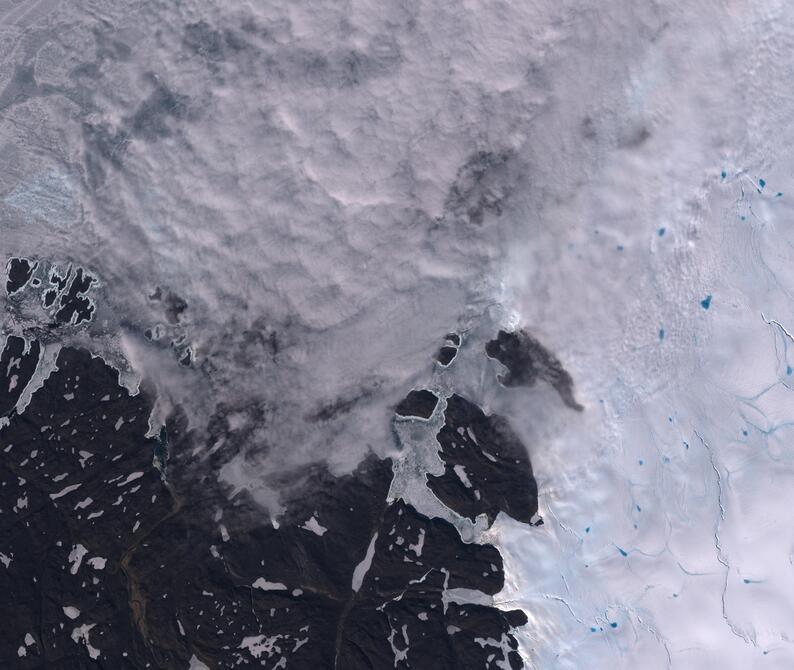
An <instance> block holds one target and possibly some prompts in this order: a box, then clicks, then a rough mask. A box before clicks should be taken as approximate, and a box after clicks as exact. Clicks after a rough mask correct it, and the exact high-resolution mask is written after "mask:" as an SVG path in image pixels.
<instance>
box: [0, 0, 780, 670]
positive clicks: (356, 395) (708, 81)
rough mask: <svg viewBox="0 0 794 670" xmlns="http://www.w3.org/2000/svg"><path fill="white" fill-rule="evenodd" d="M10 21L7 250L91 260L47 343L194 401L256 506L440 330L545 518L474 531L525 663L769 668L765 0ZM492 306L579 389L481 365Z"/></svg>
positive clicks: (19, 17) (2, 177)
mask: <svg viewBox="0 0 794 670" xmlns="http://www.w3.org/2000/svg"><path fill="white" fill-rule="evenodd" d="M0 17H1V18H0V156H1V158H0V161H2V170H0V255H1V256H2V257H3V258H4V259H5V258H8V257H10V256H14V255H22V256H26V257H30V256H31V255H35V256H36V257H37V258H41V259H48V260H50V261H52V262H57V263H60V264H64V265H65V264H67V263H69V262H74V263H78V264H81V265H83V266H85V267H87V268H90V269H91V270H92V271H93V272H95V273H96V275H97V276H98V277H99V279H100V281H101V285H100V287H99V293H98V294H97V295H96V296H95V298H96V301H97V314H96V316H95V318H94V320H93V322H92V324H91V325H90V327H88V328H87V329H82V330H80V329H75V331H74V333H73V335H72V336H71V339H72V341H73V342H75V343H78V344H87V345H89V346H90V347H91V349H92V350H93V351H95V352H97V353H101V354H102V355H103V356H104V357H106V358H107V359H108V360H109V361H112V362H113V363H114V365H116V366H118V367H119V368H120V369H121V370H122V371H123V377H124V379H125V380H126V381H127V382H128V383H129V384H131V385H133V386H134V385H136V384H138V383H139V380H141V379H142V378H147V379H149V380H151V382H152V383H153V384H154V386H155V388H156V391H157V393H158V397H159V399H160V400H159V408H158V410H157V412H158V415H157V416H155V417H153V418H152V425H153V426H157V425H159V424H158V420H160V419H161V418H162V416H164V415H165V413H166V412H167V411H169V409H170V408H171V407H173V406H174V405H182V406H183V407H184V408H185V409H186V411H187V412H188V414H189V418H190V420H191V425H192V426H194V427H196V428H197V429H198V430H199V431H201V430H204V429H205V428H206V424H207V421H208V418H209V417H210V416H211V415H212V414H213V412H216V411H217V410H218V407H221V408H222V411H223V413H224V415H225V416H226V417H227V418H228V420H229V422H230V426H231V429H232V431H233V432H235V431H236V432H237V433H238V434H239V435H241V436H242V437H241V445H242V446H240V445H237V446H236V448H235V449H234V450H232V451H231V452H230V456H229V458H228V459H227V460H226V462H225V464H224V465H223V467H222V468H221V469H220V471H219V476H220V477H222V478H224V479H225V480H226V481H228V482H229V483H231V484H232V485H233V486H234V487H236V488H238V489H242V488H247V489H249V490H251V492H252V494H253V495H254V496H255V497H256V498H257V499H258V500H260V501H261V502H262V503H263V504H265V505H267V506H269V507H270V508H271V510H273V509H277V507H278V490H279V487H280V486H281V475H282V473H283V472H284V471H285V469H286V470H289V469H292V468H300V467H301V466H304V465H305V464H307V463H310V462H314V461H318V460H320V461H322V460H324V461H327V462H329V463H330V464H331V466H332V468H333V470H334V471H335V472H346V471H350V470H351V469H352V468H353V467H354V466H355V465H356V464H357V463H358V462H359V461H360V460H361V458H362V457H363V456H364V455H365V454H366V453H367V452H368V451H369V450H374V451H375V452H377V453H379V454H381V455H385V454H389V453H392V452H393V451H394V440H393V435H392V432H391V426H390V416H391V412H392V409H393V407H394V405H395V403H396V402H397V401H398V400H399V399H400V398H401V397H402V396H403V395H404V394H405V392H406V390H407V389H410V388H411V387H412V385H414V384H422V383H426V380H427V379H428V377H429V376H430V375H431V374H432V372H431V365H432V364H431V363H430V361H431V357H432V355H433V353H434V351H435V350H436V349H437V348H438V346H439V345H440V344H441V341H442V338H443V335H444V334H445V333H446V332H449V331H451V330H455V329H458V330H462V331H467V336H466V338H465V341H464V345H463V348H462V351H461V353H460V355H459V358H460V360H457V361H456V362H455V367H454V370H451V371H450V373H449V375H448V377H447V378H445V379H447V382H444V383H450V384H452V383H453V382H454V384H455V388H456V390H458V391H459V392H461V393H464V394H467V395H468V397H471V398H473V399H475V400H477V401H478V402H481V403H482V405H483V407H484V408H485V409H486V411H489V412H500V413H503V414H504V415H505V416H507V417H509V419H510V422H511V424H512V425H513V426H514V427H515V429H516V431H517V432H519V433H520V435H521V436H522V437H523V439H524V440H525V441H526V444H527V445H528V447H529V449H530V453H531V458H532V463H533V466H534V468H535V473H536V477H537V479H538V484H539V488H540V497H541V510H540V513H541V516H542V517H543V519H544V525H542V526H540V527H528V526H523V525H520V524H516V523H513V522H511V521H510V520H509V519H507V518H504V517H500V518H499V519H498V520H497V522H496V523H495V525H494V526H493V528H491V529H490V530H488V531H485V532H484V533H483V534H482V535H481V539H486V540H489V541H492V542H495V543H496V544H497V545H498V546H499V547H500V549H501V550H502V552H503V554H504V557H505V564H506V570H507V577H508V583H507V585H506V587H505V589H504V591H503V593H502V594H500V595H499V596H498V597H497V598H496V601H497V602H499V603H500V604H501V605H502V606H504V607H506V608H512V607H517V606H520V607H521V608H523V609H525V610H526V611H527V613H528V615H529V617H530V623H529V625H528V626H526V627H525V628H524V629H522V630H521V631H520V635H521V636H522V651H523V653H524V655H525V658H526V661H527V663H528V665H529V667H533V668H541V669H546V668H577V669H578V668H588V669H590V670H600V669H602V668H603V669H610V670H614V669H616V668H626V669H629V668H631V669H635V668H649V669H655V668H667V667H670V668H675V669H676V670H688V669H693V670H706V669H711V668H720V669H721V670H732V669H734V668H735V669H737V670H745V669H747V668H774V669H777V668H781V669H783V668H792V667H794V566H793V565H792V561H793V560H794V558H792V557H793V556H794V523H793V522H792V517H793V516H794V464H792V453H794V445H792V439H794V430H792V429H791V426H794V423H792V422H793V421H794V395H792V382H794V374H792V368H794V337H793V336H794V302H792V290H794V269H792V268H794V264H792V259H794V216H792V211H791V205H790V202H791V201H792V198H794V175H793V174H792V166H794V156H792V147H794V143H793V142H792V139H793V137H792V135H793V133H794V126H793V125H792V124H791V119H792V118H794V95H793V92H794V86H793V85H792V84H794V79H793V78H792V73H794V7H792V6H791V5H790V3H785V2H781V1H780V0H771V1H769V2H763V3H761V2H751V1H749V0H731V1H727V0H722V1H717V0H702V1H699V2H694V1H693V0H691V1H689V2H675V1H673V0H670V1H668V2H652V1H650V0H639V1H638V2H628V0H605V1H603V2H590V3H582V2H574V1H573V0H562V1H560V0H534V1H532V0H530V1H524V2H519V1H517V0H513V1H512V2H505V1H501V0H493V1H489V2H485V1H483V0H479V1H476V2H475V1H469V0H464V1H463V2H458V3H441V2H433V1H431V0H399V1H398V0H388V1H386V2H375V1H373V0H369V1H351V2H345V3H324V2H305V1H297V2H244V1H242V0H225V1H223V2H210V1H209V0H188V1H186V2H180V3H174V2H168V1H159V0H156V1H155V0H149V1H147V2H136V3H130V2H121V1H117V0H101V1H100V0H77V1H75V2H64V3H54V2H53V3H47V2H40V3H28V4H25V3H12V2H6V3H4V4H3V5H2V6H0ZM158 287H159V288H160V295H161V296H166V297H165V298H163V299H153V298H152V296H153V295H155V294H156V291H157V289H158ZM169 296H170V297H169ZM3 299H5V298H3ZM179 300H183V301H184V302H185V303H186V307H185V308H184V309H183V310H182V311H179V310H178V309H176V311H174V310H175V308H174V305H178V304H179ZM169 301H170V302H169ZM169 305H170V306H171V307H169ZM169 309H170V312H169ZM37 310H38V311H37ZM177 312H178V313H177ZM12 316H13V320H14V322H13V324H12V325H13V327H14V328H15V329H19V328H22V327H24V326H27V325H31V324H35V323H38V322H40V321H41V318H42V317H41V312H40V310H39V308H38V306H36V305H26V306H25V308H24V309H21V310H19V311H18V312H15V313H14V314H13V315H12ZM9 318H11V317H9ZM514 326H521V327H524V328H526V329H528V330H529V331H530V332H532V333H533V334H535V335H536V336H537V337H538V338H539V339H540V340H541V341H542V342H543V343H544V344H545V346H546V347H548V348H549V349H550V350H551V351H553V352H554V353H555V355H557V356H558V357H559V358H560V360H561V361H562V362H563V364H564V366H565V367H566V369H567V370H568V371H569V372H570V373H571V375H572V376H573V378H574V381H575V383H576V395H577V399H578V401H579V402H581V403H582V404H583V405H584V411H583V412H581V413H577V412H573V411H571V410H569V409H567V408H565V407H563V405H562V403H561V402H560V400H559V399H558V397H557V396H556V394H555V393H554V392H553V391H552V390H551V389H549V388H547V387H544V386H538V387H535V388H532V389H509V390H508V389H502V388H500V387H499V386H498V384H497V382H496V378H495V375H496V373H497V372H498V370H497V368H498V365H497V364H495V363H494V362H493V361H490V360H488V359H486V358H485V356H484V355H483V354H482V344H483V342H484V341H485V340H486V339H487V338H489V337H492V336H493V334H494V333H495V331H496V329H497V328H499V327H514ZM147 330H149V331H152V332H154V333H155V335H154V337H153V338H149V339H147V337H146V335H145V333H146V331H147ZM150 334H151V333H150ZM150 339H154V341H153V342H152V341H150ZM172 343H173V344H172ZM188 348H189V350H190V352H191V356H192V357H193V364H192V365H191V367H184V366H182V365H180V364H179V359H180V357H181V355H182V352H184V351H185V350H186V349H188ZM51 353H52V352H50V354H51ZM50 359H52V356H51V355H50ZM211 449H224V445H223V444H209V445H207V450H208V451H209V450H211ZM220 453H225V452H220ZM205 455H206V454H201V453H197V454H196V457H197V458H202V457H204V456H205ZM398 483H400V485H402V484H403V483H404V482H403V481H402V480H401V482H398ZM405 486H406V487H407V488H406V490H407V489H408V488H410V483H408V484H405ZM431 502H432V501H431ZM428 504H431V503H428ZM478 532H479V531H478ZM75 630H77V629H75ZM85 639H86V640H87V639H88V638H87V633H85ZM197 663H198V661H197ZM199 665H200V663H199ZM197 667H198V666H197Z"/></svg>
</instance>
